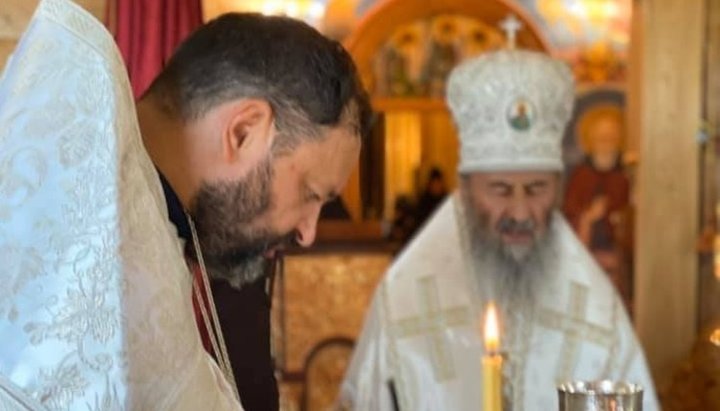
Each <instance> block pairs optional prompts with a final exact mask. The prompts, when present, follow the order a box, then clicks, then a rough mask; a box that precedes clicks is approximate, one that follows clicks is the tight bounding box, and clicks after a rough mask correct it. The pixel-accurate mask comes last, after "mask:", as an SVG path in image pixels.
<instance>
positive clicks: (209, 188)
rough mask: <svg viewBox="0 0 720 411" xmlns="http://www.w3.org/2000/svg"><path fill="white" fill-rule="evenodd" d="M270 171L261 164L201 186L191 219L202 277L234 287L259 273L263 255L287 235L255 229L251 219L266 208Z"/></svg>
mask: <svg viewBox="0 0 720 411" xmlns="http://www.w3.org/2000/svg"><path fill="white" fill-rule="evenodd" d="M272 177H273V169H272V162H271V159H270V158H267V159H265V160H264V161H263V162H262V163H261V164H259V165H258V166H257V167H256V168H255V169H253V170H251V171H250V173H249V174H248V175H247V177H246V178H245V179H243V180H241V181H238V182H233V183H227V182H220V183H213V184H208V183H204V184H203V185H202V186H201V188H200V190H199V192H198V194H197V196H196V197H195V199H194V201H193V204H192V207H191V210H190V211H191V213H190V214H191V215H192V217H193V219H194V221H195V225H196V228H197V235H198V241H199V243H200V249H201V250H202V256H203V260H204V262H205V267H206V269H207V271H208V275H209V276H210V277H211V278H213V279H220V280H225V281H228V282H229V283H230V284H231V285H232V286H234V287H236V288H240V287H242V286H243V285H245V284H248V283H252V282H255V281H256V280H257V279H259V278H260V277H262V276H263V275H264V273H265V267H266V263H267V261H266V260H267V259H266V258H265V256H264V253H265V252H266V251H267V250H268V249H270V248H272V247H274V246H275V245H277V244H279V243H282V242H284V241H286V240H287V239H288V238H289V237H291V236H290V235H281V234H277V233H274V232H272V231H271V230H269V229H268V228H266V227H257V219H258V218H260V217H262V216H263V215H264V214H266V213H267V212H268V211H269V210H270V209H271V207H272V201H271V200H272V199H271V197H272V195H271V192H272Z"/></svg>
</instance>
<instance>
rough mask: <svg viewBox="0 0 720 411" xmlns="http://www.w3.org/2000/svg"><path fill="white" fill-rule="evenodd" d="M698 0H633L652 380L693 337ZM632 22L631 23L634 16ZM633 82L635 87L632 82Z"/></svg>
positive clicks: (644, 335)
mask: <svg viewBox="0 0 720 411" xmlns="http://www.w3.org/2000/svg"><path fill="white" fill-rule="evenodd" d="M704 4H705V2H704V1H702V0H642V1H635V7H636V9H635V12H636V13H642V15H641V16H640V19H639V21H641V22H642V27H640V29H639V30H638V31H637V33H638V34H639V35H640V36H641V38H640V44H641V47H640V48H639V49H638V50H636V52H638V53H640V54H639V58H640V64H639V65H638V66H636V69H639V70H640V72H639V74H640V75H638V76H634V77H632V78H633V79H634V81H636V82H639V84H636V85H631V86H630V87H629V89H630V90H638V91H639V92H640V102H641V103H642V104H641V106H640V108H639V110H638V112H637V113H638V116H637V117H635V118H631V120H632V121H639V122H640V123H639V125H638V130H639V131H640V141H639V155H640V163H639V169H638V184H637V186H638V192H637V194H638V198H637V206H638V209H637V226H636V230H637V231H636V232H637V237H636V240H637V244H636V253H637V254H636V255H637V259H636V274H635V275H636V281H635V284H636V300H635V313H636V323H637V329H638V334H639V337H640V339H641V341H642V343H643V345H644V347H645V350H646V355H647V357H648V360H649V363H650V366H651V369H652V372H653V375H654V376H655V379H656V383H662V382H663V381H664V380H665V379H666V378H667V377H668V375H669V373H670V372H672V369H673V368H674V367H675V366H677V364H678V362H679V360H681V359H682V358H683V357H684V356H685V355H687V353H688V351H689V349H690V347H691V345H692V343H693V341H694V339H695V338H696V335H697V304H698V300H697V278H698V265H697V259H698V256H697V251H696V248H695V247H696V241H697V235H698V219H699V202H698V197H699V177H700V176H699V155H698V153H699V146H698V143H697V141H696V133H697V131H698V127H699V125H700V118H701V115H702V112H701V107H702V105H701V98H702V87H703V85H702V68H703V65H702V64H703V46H704V34H705V17H704ZM636 21H637V20H636ZM636 86H637V87H636Z"/></svg>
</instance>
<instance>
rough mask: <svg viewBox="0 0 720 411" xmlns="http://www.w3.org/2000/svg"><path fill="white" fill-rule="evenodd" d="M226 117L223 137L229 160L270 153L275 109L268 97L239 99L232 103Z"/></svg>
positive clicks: (227, 160) (224, 152) (225, 151)
mask: <svg viewBox="0 0 720 411" xmlns="http://www.w3.org/2000/svg"><path fill="white" fill-rule="evenodd" d="M227 119H228V120H227V122H226V124H227V126H226V127H225V128H224V129H223V140H222V150H223V159H224V160H225V161H226V162H228V163H234V162H237V161H239V160H243V159H246V160H247V159H248V158H260V157H256V156H258V155H260V156H265V155H267V153H268V152H269V150H270V147H271V146H272V142H273V139H274V137H275V133H274V113H273V110H272V107H270V104H269V103H268V102H267V101H266V100H262V99H242V100H239V101H238V102H237V103H236V104H234V105H232V107H230V109H229V112H228V117H227Z"/></svg>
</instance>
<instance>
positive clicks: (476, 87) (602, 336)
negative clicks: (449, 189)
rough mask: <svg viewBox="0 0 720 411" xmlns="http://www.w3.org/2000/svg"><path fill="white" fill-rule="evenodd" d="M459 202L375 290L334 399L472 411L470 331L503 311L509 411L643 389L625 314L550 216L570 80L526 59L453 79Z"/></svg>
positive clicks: (497, 61) (548, 63)
mask: <svg viewBox="0 0 720 411" xmlns="http://www.w3.org/2000/svg"><path fill="white" fill-rule="evenodd" d="M447 98H448V103H449V105H450V108H451V110H452V114H453V117H454V120H455V122H456V124H457V126H458V129H459V134H460V141H461V148H460V157H461V160H460V166H459V173H460V188H459V190H458V192H457V193H456V194H455V195H453V196H451V198H449V199H448V200H447V201H446V202H445V204H444V205H443V206H441V208H440V209H439V211H438V212H437V213H436V214H435V216H434V217H433V218H432V220H431V221H430V222H429V223H428V224H427V226H426V227H425V228H424V230H423V231H422V232H421V233H420V234H419V235H418V236H417V237H416V238H415V240H414V241H413V242H412V243H411V244H410V245H409V246H408V247H407V249H406V250H405V251H404V252H403V253H402V255H400V256H399V257H398V259H397V261H396V262H395V263H394V264H393V266H392V267H391V268H390V270H389V272H388V273H387V275H386V276H385V278H384V279H383V281H382V282H381V283H380V285H379V286H378V289H377V290H376V293H375V296H374V299H373V303H372V306H371V309H370V312H369V314H368V316H367V318H366V323H365V328H364V330H363V332H362V336H361V337H360V340H359V342H358V345H357V348H356V351H355V353H354V357H353V359H352V363H351V365H350V368H349V370H348V373H347V375H346V379H345V381H344V383H343V386H342V391H341V401H340V402H341V404H342V405H344V406H346V407H349V408H351V409H354V410H375V411H378V410H392V409H394V407H395V406H397V407H399V409H400V410H403V411H405V410H413V411H420V410H454V411H460V410H468V411H469V410H478V409H480V408H481V398H482V395H483V393H482V392H481V390H480V387H482V376H481V367H480V359H481V357H482V355H483V344H482V341H481V338H480V335H479V330H480V329H481V326H480V321H479V320H480V318H481V317H482V313H483V309H484V307H485V306H486V304H487V303H488V302H489V301H490V300H494V301H495V302H496V303H497V305H498V307H499V311H500V320H501V324H502V346H501V349H502V351H503V352H504V353H506V354H507V363H506V367H505V372H506V375H505V380H506V384H505V390H504V396H505V398H506V400H507V401H508V402H509V403H510V404H511V405H512V409H515V410H527V411H531V410H532V411H535V410H543V411H545V410H555V409H557V408H558V407H557V393H556V384H557V383H558V382H560V381H563V380H569V379H573V380H574V379H582V380H595V379H605V378H608V379H614V380H628V381H631V382H635V383H639V384H641V385H642V386H643V387H644V389H645V392H644V397H645V408H644V409H645V410H657V409H658V405H657V400H656V397H655V393H654V388H653V383H652V380H651V379H650V376H649V374H648V371H647V367H646V363H645V359H644V356H643V352H642V349H641V348H640V345H639V344H638V341H637V339H636V337H635V334H634V332H633V329H632V327H631V324H630V322H629V320H628V317H627V315H626V313H625V311H624V308H623V305H622V303H621V301H620V299H619V298H618V295H617V294H616V292H615V290H614V288H613V287H612V285H611V284H610V283H609V281H608V280H607V277H606V275H605V274H604V273H603V272H602V271H601V270H600V268H599V267H598V266H597V265H596V264H595V262H594V261H593V259H592V257H591V256H590V255H589V254H588V252H587V251H586V250H585V249H584V248H583V246H582V244H581V243H580V242H579V241H578V240H577V238H576V237H575V236H574V235H573V233H572V231H571V229H570V228H569V227H568V224H567V223H566V222H565V220H564V219H563V217H562V216H561V215H560V213H559V212H558V211H557V208H556V206H557V203H558V197H559V192H560V185H561V177H560V174H561V172H562V169H563V164H562V161H561V149H560V147H561V146H560V142H561V138H562V135H563V131H564V129H565V127H566V124H567V121H568V119H569V118H570V113H571V110H572V102H573V83H572V77H571V73H570V70H569V69H568V68H567V67H565V65H564V64H563V63H561V62H557V61H554V60H552V59H550V58H549V57H547V56H544V55H542V54H538V53H532V52H527V51H515V50H506V51H499V52H495V53H492V54H487V55H484V56H481V57H479V58H476V59H473V60H470V61H468V62H466V63H463V64H462V65H460V66H459V67H457V68H456V69H455V70H454V71H453V73H452V74H451V76H450V80H449V84H448V92H447Z"/></svg>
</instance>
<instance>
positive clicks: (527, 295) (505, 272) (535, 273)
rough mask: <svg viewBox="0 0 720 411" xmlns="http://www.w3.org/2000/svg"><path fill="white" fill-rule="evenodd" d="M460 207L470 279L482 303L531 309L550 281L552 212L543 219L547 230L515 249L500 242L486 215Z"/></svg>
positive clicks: (470, 206)
mask: <svg viewBox="0 0 720 411" xmlns="http://www.w3.org/2000/svg"><path fill="white" fill-rule="evenodd" d="M463 206H464V214H465V218H466V220H467V225H466V227H467V232H466V233H465V235H466V236H467V238H468V245H469V247H470V250H469V253H470V256H471V258H470V261H471V263H472V269H473V274H474V276H473V277H474V279H475V280H476V282H477V286H478V287H479V292H480V296H481V297H482V299H483V300H484V301H490V300H493V301H495V302H497V303H498V305H499V306H500V307H503V308H504V309H505V310H507V309H510V307H513V309H514V308H516V307H532V306H533V305H534V304H535V302H536V300H537V296H538V294H539V292H540V291H541V290H542V289H543V288H544V287H545V286H546V285H547V283H548V282H549V281H550V278H551V273H550V272H549V271H550V270H549V269H550V262H551V260H552V254H553V250H554V245H553V244H554V238H555V236H554V234H553V232H552V229H551V227H552V221H551V219H552V212H550V214H549V215H548V216H547V219H548V221H547V227H548V229H547V230H546V231H545V232H544V233H543V234H541V235H539V236H536V238H535V239H534V241H533V243H532V244H531V245H530V246H529V247H523V248H522V249H518V248H517V247H512V246H508V245H506V244H504V243H503V242H502V240H501V239H500V238H499V236H498V235H497V234H496V233H495V232H494V228H493V227H490V219H489V216H488V215H487V214H486V213H483V212H479V211H477V210H475V208H474V207H473V206H472V205H471V204H470V203H469V202H465V204H464V205H463Z"/></svg>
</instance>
